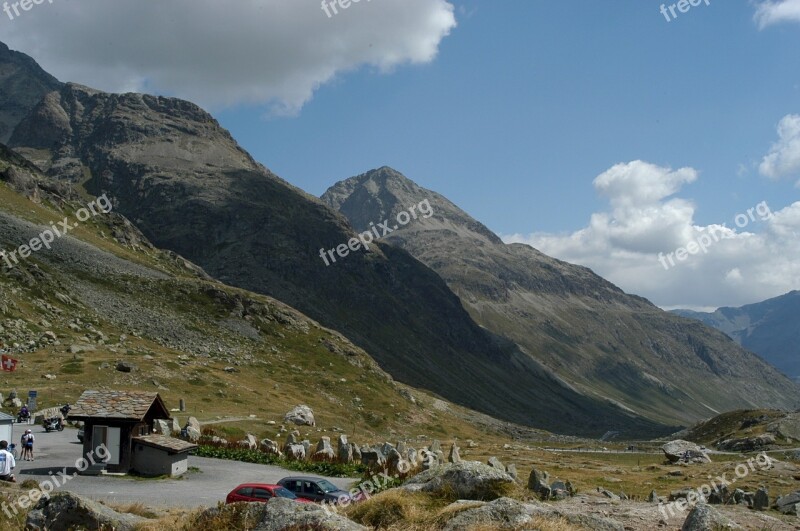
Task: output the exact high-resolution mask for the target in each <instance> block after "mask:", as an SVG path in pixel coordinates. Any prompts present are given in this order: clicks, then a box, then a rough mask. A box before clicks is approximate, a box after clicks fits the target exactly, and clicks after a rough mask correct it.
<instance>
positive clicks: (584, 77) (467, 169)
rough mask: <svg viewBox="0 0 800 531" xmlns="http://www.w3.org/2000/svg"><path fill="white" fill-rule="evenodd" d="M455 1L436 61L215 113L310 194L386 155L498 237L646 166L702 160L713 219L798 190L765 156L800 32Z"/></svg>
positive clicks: (719, 13) (590, 199)
mask: <svg viewBox="0 0 800 531" xmlns="http://www.w3.org/2000/svg"><path fill="white" fill-rule="evenodd" d="M456 5H457V6H458V7H459V8H463V9H458V10H457V11H456V14H457V15H456V16H457V20H458V27H457V28H456V29H454V30H453V32H452V34H451V35H450V36H449V37H446V38H445V39H444V40H443V41H442V43H441V45H440V51H439V55H438V57H437V58H436V59H435V60H434V61H433V62H432V63H430V64H427V65H422V66H416V67H406V68H399V69H397V70H396V71H395V72H393V73H391V74H389V75H386V74H382V73H380V72H377V71H376V70H375V69H373V68H369V67H366V68H361V69H359V70H358V71H357V72H353V73H345V74H342V75H340V76H338V78H337V79H336V80H335V81H334V82H333V83H330V84H328V85H325V86H323V87H322V88H321V89H320V90H319V91H318V92H317V93H316V95H315V96H314V98H313V100H312V101H310V102H309V103H308V104H307V105H306V106H305V107H304V108H303V109H302V110H301V111H300V112H299V114H298V115H296V116H292V117H288V118H273V119H270V120H265V119H264V118H263V113H262V112H261V111H260V109H257V108H256V109H254V108H252V107H249V108H242V109H239V110H235V111H234V110H227V111H224V112H221V113H218V114H217V117H218V118H219V119H220V121H221V122H222V123H223V124H224V125H225V126H226V127H228V128H229V129H230V130H231V131H233V132H234V135H235V136H236V138H237V139H238V140H239V141H240V142H241V143H242V145H243V146H244V147H245V148H246V149H248V150H249V151H250V152H251V153H253V154H254V156H255V157H256V158H257V159H258V160H259V161H261V162H263V163H264V164H265V165H267V166H268V167H270V168H271V169H272V170H273V171H275V172H276V173H278V174H279V175H281V176H283V177H284V178H286V179H288V180H289V181H291V182H292V183H294V184H296V185H297V186H300V187H301V188H303V189H305V190H306V191H308V192H310V193H313V194H314V195H320V194H322V193H323V192H324V191H325V189H326V188H327V187H328V186H330V185H331V184H332V183H334V182H335V181H338V180H340V179H343V178H346V177H350V176H353V175H357V174H359V173H362V172H364V171H366V170H369V169H372V168H376V167H379V166H382V165H389V166H392V167H394V168H395V169H398V170H400V171H401V172H403V173H404V174H405V175H407V176H408V177H410V178H411V179H413V180H415V181H417V182H418V183H420V184H421V185H423V186H425V187H427V188H431V189H434V190H436V191H438V192H440V193H443V194H444V195H446V196H447V197H448V198H450V199H451V200H453V201H454V202H455V203H456V204H458V205H460V206H461V207H462V208H464V209H465V210H466V211H468V212H469V213H470V214H472V215H473V216H475V217H476V218H478V219H479V220H481V221H482V222H484V223H485V224H487V225H488V226H489V227H490V228H491V229H493V230H494V231H496V232H498V233H502V234H508V233H516V232H535V231H548V232H559V231H572V230H576V229H578V228H580V227H582V226H584V225H585V224H586V222H587V220H588V217H589V215H590V214H591V213H592V212H595V211H596V210H598V209H600V208H602V205H603V204H604V203H605V201H604V199H603V198H600V197H598V196H597V194H596V193H595V191H594V189H593V187H592V184H591V183H592V180H593V179H594V178H595V177H596V176H597V175H599V174H600V173H602V172H603V171H605V170H606V169H608V168H609V167H610V166H612V165H613V164H615V163H617V162H623V161H630V160H635V159H643V160H647V161H650V162H654V163H657V164H660V165H664V166H672V167H675V168H677V167H682V166H691V167H694V168H696V169H698V170H699V171H700V172H701V175H700V178H699V179H698V181H697V182H695V183H694V184H692V185H691V186H689V187H687V188H686V189H685V190H684V192H685V193H686V194H687V195H689V196H690V197H691V198H693V199H694V200H695V201H696V202H697V204H698V210H697V213H696V221H698V222H699V223H703V224H709V223H722V222H723V221H726V220H728V219H729V218H732V217H733V216H734V215H735V214H736V213H738V212H739V210H741V209H742V208H748V207H750V206H752V204H754V202H759V201H762V200H768V201H769V202H770V204H775V205H781V206H785V205H786V204H788V202H787V201H788V200H789V198H793V197H796V195H797V192H796V189H795V188H794V187H793V184H794V183H793V182H791V181H781V182H778V183H774V182H770V181H768V180H766V179H764V178H763V177H761V176H759V175H758V173H757V172H756V171H754V168H753V163H754V162H757V161H760V159H761V157H763V155H764V154H765V153H766V151H767V150H768V149H769V147H770V145H771V144H772V143H773V142H774V141H775V127H776V124H777V123H778V121H779V120H780V119H781V118H782V117H783V116H784V115H786V114H787V113H789V112H797V111H798V110H800V109H798V100H800V54H798V53H797V50H799V49H800V31H798V28H797V27H794V26H782V27H773V28H769V29H767V30H764V31H759V30H758V28H757V27H756V25H755V23H754V21H753V14H754V10H753V7H752V6H751V5H748V3H747V2H731V1H728V2H721V1H719V0H716V1H714V2H712V3H711V5H710V6H707V7H706V6H705V5H704V4H701V5H700V6H698V7H695V8H693V9H692V10H691V11H689V12H688V13H686V14H683V15H680V16H679V18H678V19H676V20H674V21H672V22H667V21H666V20H665V18H664V17H663V16H662V15H661V14H660V13H659V6H660V5H661V3H660V2H652V1H642V0H623V1H615V2H600V1H581V2H551V1H547V2H545V1H530V0H516V1H512V0H506V1H469V2H457V3H456ZM357 7H358V6H357ZM346 15H347V13H346V12H343V13H342V14H341V15H340V16H346ZM742 165H744V167H746V168H747V170H748V171H746V172H744V173H743V172H742V168H741V166H742Z"/></svg>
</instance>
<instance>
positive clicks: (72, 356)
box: [0, 146, 486, 441]
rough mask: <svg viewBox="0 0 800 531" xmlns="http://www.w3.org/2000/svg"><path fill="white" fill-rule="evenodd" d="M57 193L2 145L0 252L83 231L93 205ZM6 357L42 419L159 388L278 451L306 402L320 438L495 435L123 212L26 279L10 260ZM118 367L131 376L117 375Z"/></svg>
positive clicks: (0, 296) (57, 249)
mask: <svg viewBox="0 0 800 531" xmlns="http://www.w3.org/2000/svg"><path fill="white" fill-rule="evenodd" d="M11 177H13V179H12V178H11ZM10 181H13V184H12V183H11V182H10ZM52 189H53V185H52V183H50V182H49V180H48V179H47V178H46V177H45V176H43V175H41V174H38V173H37V172H36V170H35V169H33V168H31V167H30V165H29V164H28V163H26V162H25V161H24V160H21V159H20V158H19V157H17V156H15V155H13V154H12V153H10V152H8V151H7V150H6V149H5V147H4V146H0V250H5V251H7V252H8V251H11V250H14V249H16V248H18V247H19V246H20V245H23V244H27V243H28V242H29V241H30V240H31V238H34V237H36V236H37V235H38V234H40V233H41V232H42V231H43V230H45V229H47V228H48V227H49V226H50V225H51V224H52V223H57V222H58V221H60V220H63V218H64V217H67V218H68V219H69V220H70V223H71V224H73V223H75V222H76V217H75V213H76V211H77V209H79V208H81V207H83V206H85V205H86V203H87V202H88V200H89V198H87V197H79V196H77V195H73V196H69V195H68V194H65V195H59V194H57V193H53V192H50V191H48V190H52ZM0 345H2V347H0V348H9V349H10V351H11V353H10V355H11V356H12V357H14V358H16V359H19V360H20V362H21V365H20V366H19V368H18V369H17V371H15V372H11V373H3V387H4V388H5V389H17V390H18V391H19V392H20V393H21V394H23V395H24V394H25V393H26V392H27V390H29V389H36V390H38V391H39V406H40V407H49V406H54V405H59V404H61V403H64V402H74V401H75V400H76V398H77V397H78V396H79V395H80V393H81V392H82V391H83V390H84V389H87V388H93V389H97V388H101V389H102V388H114V389H147V390H153V391H158V392H159V393H161V394H162V396H163V397H164V398H165V400H166V402H167V404H168V405H169V406H170V407H177V406H178V402H179V400H180V399H181V398H183V399H185V400H186V403H187V407H188V411H187V412H186V413H185V414H180V415H179V416H180V417H181V418H182V419H183V420H185V417H186V415H189V414H192V415H196V416H198V417H199V418H200V419H201V420H213V419H215V418H217V417H230V416H233V417H244V420H243V421H242V422H241V423H239V424H238V425H239V426H241V427H242V428H244V429H248V430H251V431H253V432H255V433H257V434H258V435H261V436H264V437H269V438H273V439H274V438H276V436H278V431H277V430H278V427H277V426H275V425H270V424H268V423H267V422H268V421H269V420H274V421H276V422H277V424H281V423H282V417H283V414H284V413H285V412H286V411H288V410H289V409H290V408H292V407H294V406H295V405H297V404H300V403H305V404H308V405H309V406H311V407H312V408H313V409H314V411H315V413H316V416H317V421H318V426H319V429H320V430H328V431H330V430H331V429H332V428H333V427H336V428H338V429H339V430H346V431H347V433H350V434H352V433H355V434H356V435H357V439H358V440H361V441H363V440H380V439H385V438H389V437H392V436H397V437H399V436H403V437H407V436H411V434H413V435H417V434H428V435H429V436H440V437H442V436H445V435H446V436H455V437H459V438H470V437H472V438H477V437H478V436H480V433H482V432H485V431H486V430H485V427H484V426H485V425H486V424H485V423H484V424H483V425H482V426H481V427H476V426H475V425H472V424H470V423H469V422H467V421H465V420H463V419H464V418H468V417H470V416H474V413H470V412H468V411H466V410H464V409H462V408H458V407H457V406H454V405H452V404H447V403H446V402H444V401H442V400H440V399H438V398H437V397H435V396H433V395H429V394H426V393H424V392H421V391H418V390H414V389H410V388H408V387H406V386H403V385H400V384H398V383H396V382H394V381H393V380H392V379H391V377H390V376H389V375H388V374H386V373H385V372H384V371H382V370H381V369H380V368H379V367H378V365H377V364H376V363H375V362H374V360H372V359H371V358H370V357H369V356H368V355H367V354H366V353H365V352H364V351H363V350H361V349H359V348H358V347H356V346H354V345H353V344H352V343H350V342H349V341H348V340H347V339H345V338H344V337H343V336H341V335H340V334H339V333H337V332H334V331H331V330H329V329H326V328H324V327H322V326H320V325H319V324H318V323H317V322H315V321H313V320H311V319H309V318H308V317H306V316H305V315H303V314H301V313H299V312H297V311H296V310H294V309H292V308H290V307H288V306H286V305H285V304H283V303H281V302H278V301H276V300H274V299H272V298H270V297H267V296H263V295H257V294H253V293H249V292H246V291H243V290H241V289H236V288H232V287H229V286H226V285H224V284H221V283H219V282H217V281H214V280H212V279H210V278H208V276H207V275H206V274H205V273H204V272H203V271H202V270H200V269H199V268H198V267H197V266H194V265H193V264H191V263H189V262H187V261H186V260H184V259H183V258H181V257H179V256H178V255H176V254H174V253H171V252H167V251H161V250H158V249H156V248H155V247H153V246H152V245H151V244H150V243H149V242H148V241H147V240H146V239H145V238H144V237H143V236H142V235H141V234H140V233H139V232H138V230H137V229H136V228H135V227H133V226H132V225H131V224H130V222H129V221H128V220H127V219H125V218H124V217H122V216H121V215H119V214H116V213H114V212H112V213H110V214H107V215H102V216H98V217H95V218H92V219H91V220H89V221H87V222H85V223H81V224H80V225H79V227H77V228H76V229H74V230H73V231H72V232H71V233H70V235H69V236H66V237H64V238H61V239H58V240H56V241H55V242H54V244H53V245H52V249H51V250H49V251H48V250H45V249H42V250H40V251H39V252H36V253H34V254H32V255H31V256H30V257H29V258H28V259H26V260H22V261H20V262H19V264H14V267H9V266H8V264H7V263H6V262H5V260H3V259H0ZM120 362H125V363H128V364H130V365H132V366H133V370H132V372H128V373H126V372H120V371H118V370H117V365H118V364H119V363H120ZM411 398H414V400H413V401H412V400H411ZM12 413H13V412H12ZM176 415H177V414H176ZM250 415H254V416H255V417H256V418H254V419H249V416H250ZM234 425H235V424H234ZM312 431H315V430H312ZM316 436H318V435H314V434H312V437H316ZM280 437H281V438H282V437H284V435H280Z"/></svg>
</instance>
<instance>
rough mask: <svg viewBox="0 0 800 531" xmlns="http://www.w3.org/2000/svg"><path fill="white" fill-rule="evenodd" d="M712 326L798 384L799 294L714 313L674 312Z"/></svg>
mask: <svg viewBox="0 0 800 531" xmlns="http://www.w3.org/2000/svg"><path fill="white" fill-rule="evenodd" d="M674 313H676V314H678V315H682V316H684V317H689V318H692V319H697V320H699V321H702V322H704V323H705V324H707V325H709V326H713V327H714V328H717V329H719V330H721V331H723V332H725V333H726V334H727V335H729V336H730V337H731V338H733V339H734V340H735V341H736V342H737V343H739V344H740V345H742V346H743V347H744V348H746V349H747V350H750V351H752V352H755V353H756V354H758V355H759V356H761V357H762V358H764V359H765V360H766V361H768V362H769V363H771V364H772V365H774V366H775V367H777V368H778V369H780V370H781V372H783V373H784V374H786V375H787V376H789V377H790V378H793V379H794V380H795V381H797V382H800V291H792V292H790V293H787V294H785V295H781V296H779V297H775V298H773V299H768V300H766V301H763V302H757V303H755V304H747V305H745V306H741V307H739V308H730V307H724V308H719V309H718V310H716V311H715V312H711V313H707V312H695V311H692V310H674Z"/></svg>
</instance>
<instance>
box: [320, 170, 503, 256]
mask: <svg viewBox="0 0 800 531" xmlns="http://www.w3.org/2000/svg"><path fill="white" fill-rule="evenodd" d="M322 200H323V201H324V202H325V203H326V204H328V206H330V207H331V208H333V209H335V210H338V211H340V212H342V213H343V214H344V215H345V216H347V218H348V219H349V220H350V223H351V224H353V226H354V227H355V228H356V229H357V230H359V231H363V230H368V229H369V224H370V223H376V224H377V223H378V222H380V221H383V220H386V219H393V218H395V217H396V216H397V215H398V214H399V213H401V212H405V211H408V210H409V209H410V208H411V207H412V206H415V205H419V204H420V203H421V202H423V201H427V202H428V204H430V206H431V210H432V212H433V214H432V215H431V216H430V217H429V218H426V219H425V220H424V221H423V222H421V223H414V224H413V225H410V226H409V227H407V230H409V231H445V232H455V233H458V234H459V235H460V236H461V237H471V238H474V239H476V240H480V241H483V242H484V243H491V244H498V245H502V243H503V242H502V240H501V239H500V238H499V237H498V236H497V235H496V234H494V233H493V232H492V231H490V230H489V229H488V228H487V227H485V226H484V225H483V224H482V223H479V222H478V221H476V220H475V219H474V218H472V217H471V216H470V215H469V214H467V213H466V212H464V211H463V210H461V209H460V208H458V207H457V206H456V205H455V204H453V203H452V202H451V201H450V200H448V199H447V198H446V197H444V196H442V195H440V194H438V193H436V192H433V191H431V190H428V189H426V188H423V187H421V186H419V185H418V184H417V183H415V182H414V181H412V180H411V179H409V178H408V177H406V176H405V175H403V174H402V173H400V172H398V171H397V170H394V169H392V168H390V167H388V166H384V167H382V168H378V169H376V170H371V171H368V172H367V173H364V174H361V175H358V176H356V177H352V178H350V179H346V180H344V181H340V182H338V183H336V184H335V185H333V186H332V187H331V188H329V189H328V190H327V191H326V192H325V194H323V196H322Z"/></svg>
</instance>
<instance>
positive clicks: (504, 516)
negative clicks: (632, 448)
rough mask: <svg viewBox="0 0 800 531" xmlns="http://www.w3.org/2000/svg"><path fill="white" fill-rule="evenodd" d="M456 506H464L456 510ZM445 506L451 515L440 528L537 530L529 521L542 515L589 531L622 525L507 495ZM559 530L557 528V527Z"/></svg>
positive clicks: (446, 530) (606, 530)
mask: <svg viewBox="0 0 800 531" xmlns="http://www.w3.org/2000/svg"><path fill="white" fill-rule="evenodd" d="M460 507H464V509H463V510H460V511H459V508H460ZM447 509H449V510H450V511H451V514H454V515H455V516H454V517H453V518H451V519H450V520H449V521H448V522H447V523H446V524H445V525H444V528H443V530H444V531H461V530H464V529H539V527H538V526H537V527H533V524H532V523H531V521H532V520H533V519H534V518H536V517H538V516H542V517H544V518H554V519H555V518H562V519H565V520H566V521H567V522H568V523H569V524H572V526H575V527H572V526H570V527H569V528H570V529H592V530H593V531H625V528H624V527H623V525H622V524H621V523H619V522H617V521H616V520H611V519H609V518H602V517H599V516H594V515H587V514H582V513H580V512H576V511H572V510H570V511H565V510H562V509H555V508H553V507H550V506H548V505H543V504H540V503H538V502H527V503H522V502H519V501H517V500H513V499H510V498H498V499H496V500H494V501H492V502H489V503H483V504H477V505H476V503H475V502H468V501H464V500H461V501H458V502H455V503H453V504H451V505H450V506H449V507H448V508H447ZM559 529H561V528H560V527H559Z"/></svg>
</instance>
